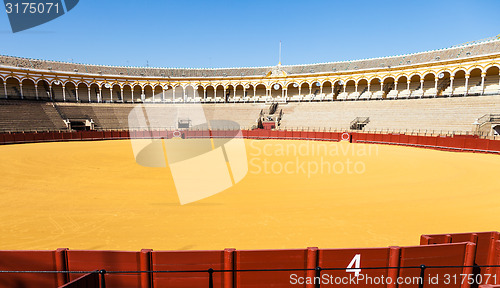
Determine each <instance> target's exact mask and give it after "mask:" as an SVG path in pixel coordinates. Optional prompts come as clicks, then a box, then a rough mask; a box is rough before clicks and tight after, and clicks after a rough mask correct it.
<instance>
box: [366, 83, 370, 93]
mask: <svg viewBox="0 0 500 288" xmlns="http://www.w3.org/2000/svg"><path fill="white" fill-rule="evenodd" d="M367 88H368V90H366V92H370V83H368V86H367Z"/></svg>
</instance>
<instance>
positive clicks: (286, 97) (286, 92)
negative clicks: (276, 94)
mask: <svg viewBox="0 0 500 288" xmlns="http://www.w3.org/2000/svg"><path fill="white" fill-rule="evenodd" d="M287 101H288V88H286V89H285V102H287Z"/></svg>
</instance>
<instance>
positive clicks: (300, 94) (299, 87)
mask: <svg viewBox="0 0 500 288" xmlns="http://www.w3.org/2000/svg"><path fill="white" fill-rule="evenodd" d="M301 88H302V86H299V96H301V94H300V90H301Z"/></svg>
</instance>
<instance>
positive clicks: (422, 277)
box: [0, 264, 500, 288]
mask: <svg viewBox="0 0 500 288" xmlns="http://www.w3.org/2000/svg"><path fill="white" fill-rule="evenodd" d="M464 268H472V269H471V273H470V274H465V273H460V277H467V278H471V279H472V281H473V283H470V280H469V279H467V282H465V283H468V284H469V285H471V286H473V285H483V284H489V283H478V282H479V277H477V275H482V274H481V272H480V268H500V265H425V264H421V265H418V266H377V267H360V268H359V269H360V270H361V269H363V270H393V269H396V270H402V269H418V270H419V272H420V273H419V276H418V277H412V278H413V279H414V280H415V279H417V281H414V282H417V284H418V288H424V287H425V284H431V283H428V282H429V281H426V280H428V279H427V278H429V277H430V275H427V277H426V274H425V271H426V270H427V269H462V271H463V270H464ZM299 271H303V272H307V271H314V274H315V276H314V279H313V282H314V283H313V284H314V285H315V288H320V287H321V285H322V284H323V283H322V281H321V280H322V278H321V273H322V272H323V271H346V268H345V267H342V268H338V267H337V268H333V267H320V266H317V267H315V268H281V269H280V268H277V269H213V268H209V269H205V270H145V271H136V270H130V271H127V270H124V271H107V270H104V269H100V270H93V271H48V270H47V271H19V270H18V271H15V270H12V271H9V270H0V274H99V276H100V285H101V287H100V288H106V275H119V274H145V273H146V274H150V275H152V274H158V273H160V274H169V273H186V274H189V273H207V286H208V287H209V288H213V287H214V274H215V273H233V274H234V273H245V272H299ZM346 273H347V271H346ZM469 275H470V276H472V277H470V276H469ZM491 275H495V277H494V278H493V279H494V280H495V282H497V281H498V280H499V279H497V277H496V274H491ZM356 277H359V276H358V275H356ZM399 277H401V276H398V275H397V274H396V275H388V276H386V279H388V278H391V281H394V279H392V278H399ZM410 277H411V276H410ZM396 281H398V280H396ZM461 281H462V282H461V283H464V282H463V281H464V280H463V279H461ZM481 281H484V279H482V277H481ZM485 282H489V279H488V280H487V281H485ZM392 283H394V284H407V283H397V282H392ZM392 283H391V284H392ZM329 284H331V283H329ZM388 284H389V283H388ZM410 284H415V283H410ZM432 284H435V283H432ZM451 284H453V285H458V283H451ZM451 284H450V285H451ZM497 284H499V283H493V285H497ZM407 285H408V284H407ZM462 287H463V286H462Z"/></svg>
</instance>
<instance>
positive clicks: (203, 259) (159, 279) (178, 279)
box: [152, 250, 232, 288]
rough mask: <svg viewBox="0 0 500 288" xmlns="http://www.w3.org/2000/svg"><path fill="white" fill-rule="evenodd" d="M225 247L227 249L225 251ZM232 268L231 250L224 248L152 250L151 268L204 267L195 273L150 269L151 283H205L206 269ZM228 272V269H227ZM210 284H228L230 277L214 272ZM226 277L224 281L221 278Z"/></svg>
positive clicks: (187, 286)
mask: <svg viewBox="0 0 500 288" xmlns="http://www.w3.org/2000/svg"><path fill="white" fill-rule="evenodd" d="M228 251H229V252H228ZM226 265H229V267H231V268H232V250H226V251H154V252H152V269H153V271H190V270H206V271H207V272H195V273H183V272H179V273H154V276H153V286H154V287H179V288H184V287H185V288H189V287H208V276H209V274H208V269H209V268H212V269H214V270H224V269H225V267H226ZM228 274H231V273H228ZM213 279H214V287H232V286H231V283H232V279H231V278H229V279H227V277H226V279H225V277H224V275H223V273H214V274H213ZM225 280H226V281H225Z"/></svg>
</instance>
